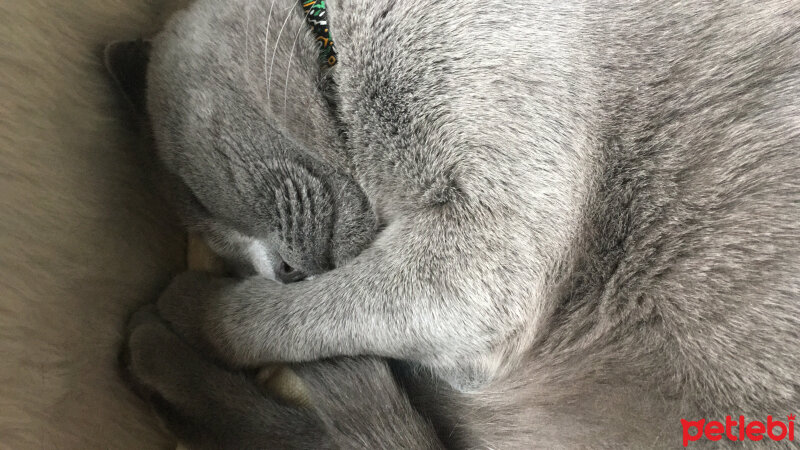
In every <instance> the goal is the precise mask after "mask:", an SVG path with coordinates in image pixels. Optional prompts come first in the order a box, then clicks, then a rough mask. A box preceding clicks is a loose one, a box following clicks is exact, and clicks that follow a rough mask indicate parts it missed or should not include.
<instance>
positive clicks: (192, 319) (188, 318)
mask: <svg viewBox="0 0 800 450" xmlns="http://www.w3.org/2000/svg"><path fill="white" fill-rule="evenodd" d="M230 283H231V281H230V280H229V279H225V278H220V277H214V276H212V275H209V274H208V273H205V272H191V271H190V272H184V273H182V274H180V275H178V276H176V277H175V278H174V279H173V280H172V282H171V283H170V285H169V286H168V287H167V289H166V290H165V291H164V292H163V293H162V294H161V297H160V298H159V299H158V303H157V306H156V309H157V313H158V315H159V316H160V317H162V318H163V319H164V320H165V321H166V322H167V323H169V325H170V327H171V328H172V329H173V330H174V331H175V332H176V333H177V334H178V335H180V336H181V337H183V338H184V339H185V340H186V341H187V342H189V343H190V344H191V345H193V346H195V347H197V348H199V349H202V350H205V351H208V352H214V350H215V349H214V346H213V345H212V343H211V342H209V340H208V339H207V336H208V335H209V333H208V330H209V329H213V328H214V319H215V318H216V317H218V316H219V313H218V312H217V310H218V309H219V306H220V304H221V303H222V301H223V299H222V291H223V289H224V288H225V286H227V285H228V284H230Z"/></svg>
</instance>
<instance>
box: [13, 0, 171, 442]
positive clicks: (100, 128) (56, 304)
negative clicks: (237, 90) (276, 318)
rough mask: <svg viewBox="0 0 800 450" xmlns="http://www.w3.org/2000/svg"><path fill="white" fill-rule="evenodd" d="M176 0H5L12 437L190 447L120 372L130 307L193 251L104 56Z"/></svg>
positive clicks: (155, 23) (151, 295) (149, 296)
mask: <svg viewBox="0 0 800 450" xmlns="http://www.w3.org/2000/svg"><path fill="white" fill-rule="evenodd" d="M175 6H176V5H175V2H174V1H166V0H83V1H69V0H0V43H2V44H0V448H3V449H6V448H7V449H29V448H30V449H54V448H61V449H73V448H74V449H78V448H113V449H144V448H147V449H149V448H174V445H175V444H174V440H173V439H171V438H170V437H168V436H167V435H166V434H164V433H162V432H161V431H160V430H159V427H158V424H157V422H156V420H155V419H154V418H153V417H152V415H151V414H150V413H149V411H147V410H146V408H145V406H144V404H143V403H142V402H141V401H139V400H138V399H137V398H136V397H135V396H134V395H133V394H132V393H131V392H130V391H129V390H128V389H127V388H126V387H125V386H124V384H123V383H122V382H121V381H120V378H119V377H118V375H117V373H116V356H117V352H118V349H119V345H120V341H121V337H122V335H121V332H122V327H123V324H124V321H125V318H126V315H127V314H128V312H129V311H130V310H131V309H132V308H133V307H134V306H135V305H137V304H140V303H142V302H145V301H148V300H153V299H155V297H156V295H157V294H158V292H159V290H160V289H161V288H162V287H163V286H164V285H165V283H166V282H167V281H168V280H169V277H170V275H171V274H172V273H175V272H176V271H178V270H180V268H181V267H183V265H184V263H185V262H184V252H185V246H184V241H183V234H182V232H181V231H180V229H179V228H177V227H176V226H175V225H174V223H173V222H172V220H171V216H170V214H169V211H168V209H167V208H166V207H165V206H164V205H163V204H162V203H161V201H160V200H159V198H158V197H157V196H156V195H155V194H154V193H153V190H152V187H151V183H150V182H149V180H148V179H147V176H146V174H144V173H142V166H141V164H140V160H139V159H138V157H137V150H138V149H137V143H136V136H135V133H134V132H132V131H131V130H130V127H129V124H127V123H125V122H126V120H125V114H124V111H123V107H124V105H123V104H122V102H121V101H119V100H118V97H117V95H116V94H115V93H114V92H113V91H112V86H111V84H110V83H109V82H108V80H107V78H106V76H105V73H104V71H103V68H102V65H101V62H100V51H101V48H102V46H103V44H104V43H105V42H107V41H110V40H115V39H125V38H136V37H139V36H140V34H141V33H143V32H145V33H147V32H148V31H155V30H157V29H158V27H159V26H160V24H161V18H163V17H164V16H165V15H166V14H167V13H168V11H169V10H170V9H172V8H174V7H175Z"/></svg>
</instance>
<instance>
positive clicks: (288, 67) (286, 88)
mask: <svg viewBox="0 0 800 450" xmlns="http://www.w3.org/2000/svg"><path fill="white" fill-rule="evenodd" d="M309 14H311V9H309V10H308V12H307V13H306V15H305V16H303V21H302V22H301V23H300V25H299V26H298V27H297V33H295V35H294V41H292V51H291V53H289V63H288V64H287V65H286V80H284V83H283V114H284V115H286V103H287V97H288V95H289V71H290V70H291V68H292V58H294V48H295V46H296V45H297V38H299V37H300V32H301V31H303V27H304V26H305V22H306V20H308V15H309Z"/></svg>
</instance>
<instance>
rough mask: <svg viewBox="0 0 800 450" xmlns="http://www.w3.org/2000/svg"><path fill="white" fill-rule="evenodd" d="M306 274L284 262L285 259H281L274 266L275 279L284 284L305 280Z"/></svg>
mask: <svg viewBox="0 0 800 450" xmlns="http://www.w3.org/2000/svg"><path fill="white" fill-rule="evenodd" d="M306 276H307V275H306V274H305V273H303V272H302V271H300V270H297V269H296V268H294V267H292V266H290V265H289V264H286V261H281V262H280V263H279V264H278V267H276V268H275V279H277V280H278V281H280V282H281V283H284V284H286V283H294V282H295V281H302V280H305V279H306Z"/></svg>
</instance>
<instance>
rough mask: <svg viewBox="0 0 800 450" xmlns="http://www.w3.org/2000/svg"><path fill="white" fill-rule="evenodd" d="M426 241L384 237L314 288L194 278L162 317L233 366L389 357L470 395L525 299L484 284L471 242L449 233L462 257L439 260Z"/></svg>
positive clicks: (163, 302)
mask: <svg viewBox="0 0 800 450" xmlns="http://www.w3.org/2000/svg"><path fill="white" fill-rule="evenodd" d="M414 233H417V235H423V233H421V232H418V231H414ZM426 233H427V234H426V235H425V236H426V237H427V238H432V239H434V242H433V243H430V242H429V241H425V240H422V239H420V240H417V241H412V240H409V239H408V237H407V236H408V230H404V229H400V230H386V231H384V233H383V234H382V235H381V236H380V237H379V239H377V240H376V241H375V243H374V244H373V246H372V247H370V248H368V249H367V250H365V251H364V252H363V253H362V254H360V255H359V256H358V257H357V258H356V259H355V260H353V261H352V262H351V263H349V264H347V265H345V266H342V267H339V268H337V269H334V270H332V271H330V272H327V273H324V274H322V275H320V276H318V277H316V278H315V279H314V280H311V281H304V282H298V283H292V284H286V285H283V284H279V283H276V282H274V281H272V280H269V279H266V278H263V277H250V278H246V279H227V278H213V277H210V276H208V275H204V274H192V273H187V274H184V275H181V276H179V277H178V278H177V279H176V280H175V282H174V283H173V285H172V286H170V287H169V289H168V290H167V291H166V292H165V293H164V295H163V296H162V297H161V299H160V301H159V304H158V307H159V312H160V314H161V315H162V316H163V317H164V318H165V319H166V320H167V321H169V322H170V323H172V325H173V327H175V329H176V330H178V331H179V332H180V333H181V334H183V335H185V336H186V337H188V338H190V339H192V340H195V341H196V342H199V343H200V344H201V345H208V346H209V347H210V348H211V349H213V351H214V352H215V353H216V354H217V355H218V356H219V357H220V358H221V359H223V360H225V361H226V362H228V363H230V364H232V365H234V366H259V365H263V364H265V363H268V362H273V361H286V362H294V361H309V360H314V359H319V358H326V357H333V356H356V355H364V354H368V355H381V356H386V357H393V358H397V359H404V360H410V361H416V362H419V363H422V364H424V365H426V366H428V367H431V368H433V369H435V370H437V372H438V373H440V374H444V376H445V377H446V378H447V379H448V380H449V381H450V382H451V383H453V384H454V385H456V386H460V387H464V388H467V387H470V385H474V384H479V383H480V382H482V381H485V378H489V377H490V376H491V375H492V374H493V372H492V370H494V369H496V367H494V366H492V365H491V364H492V362H493V361H496V359H493V355H492V354H491V351H492V345H493V344H495V343H497V342H498V341H500V340H501V339H503V338H505V337H507V336H508V335H509V334H511V333H512V332H513V330H514V329H515V328H516V327H519V326H521V324H522V322H523V321H524V320H526V319H527V317H526V316H525V315H524V314H523V313H524V310H523V309H522V308H523V307H524V305H521V302H523V301H525V297H524V293H517V292H515V291H514V290H513V289H514V288H515V285H513V284H512V285H510V286H500V287H501V288H502V290H498V291H495V292H493V291H491V290H488V288H487V286H488V287H491V286H492V285H491V284H489V283H484V282H483V279H485V278H487V277H489V276H492V275H491V274H486V273H482V272H481V270H482V269H481V268H480V267H477V265H472V266H471V264H473V261H478V262H480V263H481V264H482V265H483V266H487V264H485V261H480V260H477V259H476V258H469V257H467V256H469V253H468V252H471V251H473V250H471V249H470V248H469V242H455V243H453V241H454V240H455V239H457V237H458V236H457V235H456V234H455V233H449V235H448V238H449V241H448V245H457V246H459V247H458V252H459V254H460V255H463V256H462V257H461V259H460V260H458V259H454V258H441V256H440V255H441V254H442V252H443V251H447V249H442V248H441V246H440V244H439V242H442V239H440V238H439V237H438V236H436V235H435V234H434V233H433V232H431V230H430V228H428V229H427V230H426ZM437 245H439V248H435V247H436V246H437ZM498 305H500V306H498ZM481 379H484V380H481Z"/></svg>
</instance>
